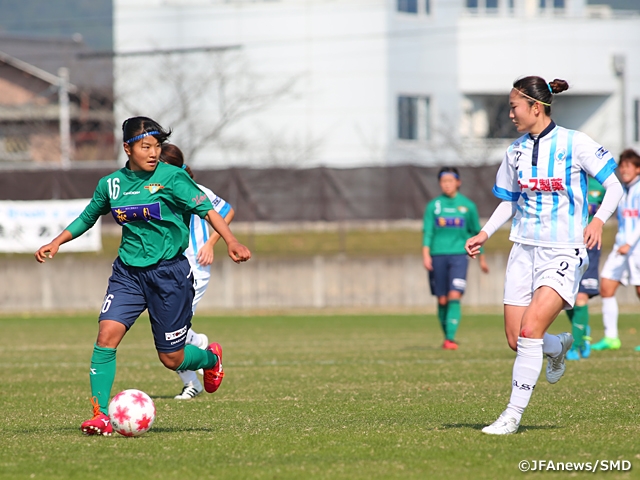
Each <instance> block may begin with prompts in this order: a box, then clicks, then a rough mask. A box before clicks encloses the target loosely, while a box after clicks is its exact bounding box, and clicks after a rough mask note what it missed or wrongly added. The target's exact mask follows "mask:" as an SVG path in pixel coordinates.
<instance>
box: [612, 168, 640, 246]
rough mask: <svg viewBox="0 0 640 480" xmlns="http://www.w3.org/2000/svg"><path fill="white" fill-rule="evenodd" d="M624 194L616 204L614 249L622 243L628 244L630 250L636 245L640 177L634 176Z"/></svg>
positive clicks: (639, 225)
mask: <svg viewBox="0 0 640 480" xmlns="http://www.w3.org/2000/svg"><path fill="white" fill-rule="evenodd" d="M624 190H625V191H624V195H623V196H622V199H621V200H620V203H619V204H618V233H617V234H616V242H615V246H614V250H617V249H618V248H620V247H621V246H623V245H626V244H628V245H630V246H631V248H632V251H633V250H635V247H636V246H637V244H638V242H637V235H638V230H637V229H638V228H640V221H639V220H638V210H640V178H639V177H636V178H635V179H634V180H633V181H632V182H631V183H629V185H627V186H626V187H625V189H624Z"/></svg>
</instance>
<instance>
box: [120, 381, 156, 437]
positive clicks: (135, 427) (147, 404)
mask: <svg viewBox="0 0 640 480" xmlns="http://www.w3.org/2000/svg"><path fill="white" fill-rule="evenodd" d="M109 419H110V420H111V425H112V426H113V429H114V430H115V431H116V432H118V433H119V434H120V435H124V436H125V437H137V436H138V435H142V434H143V433H145V432H146V431H147V430H149V429H150V428H151V425H153V421H154V420H155V419H156V406H155V405H154V404H153V400H151V397H149V395H147V394H146V393H144V392H141V391H140V390H135V389H130V390H123V391H122V392H120V393H119V394H117V395H116V396H115V397H113V398H112V399H111V403H109Z"/></svg>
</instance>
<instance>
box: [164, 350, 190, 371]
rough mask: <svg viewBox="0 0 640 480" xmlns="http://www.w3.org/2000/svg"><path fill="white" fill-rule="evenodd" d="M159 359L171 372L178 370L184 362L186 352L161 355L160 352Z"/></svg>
mask: <svg viewBox="0 0 640 480" xmlns="http://www.w3.org/2000/svg"><path fill="white" fill-rule="evenodd" d="M158 358H159V359H160V361H161V362H162V364H163V365H164V366H165V367H167V368H168V369H169V370H177V369H178V367H179V366H180V365H182V362H183V361H184V352H182V351H181V352H172V353H160V352H158Z"/></svg>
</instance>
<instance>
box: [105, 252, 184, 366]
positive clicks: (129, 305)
mask: <svg viewBox="0 0 640 480" xmlns="http://www.w3.org/2000/svg"><path fill="white" fill-rule="evenodd" d="M194 295H195V291H194V289H193V274H192V273H191V266H190V265H189V261H188V260H187V257H185V256H184V255H179V256H177V257H176V258H173V259H171V260H163V261H161V262H159V263H157V264H156V265H152V266H150V267H145V268H139V267H129V266H127V265H125V264H124V263H122V261H121V260H120V258H119V257H118V258H116V260H115V261H114V262H113V270H112V273H111V277H110V278H109V286H108V287H107V294H106V295H105V297H104V303H103V304H102V309H101V311H100V317H99V318H98V320H99V321H102V320H115V321H116V322H120V323H122V324H123V325H124V326H126V327H127V330H129V329H130V328H131V326H132V325H133V324H134V323H135V321H136V320H137V319H138V317H139V316H140V315H141V314H142V312H144V311H145V310H146V309H148V310H149V319H150V321H151V331H152V332H153V339H154V341H155V344H156V350H157V351H158V352H162V353H171V352H177V351H178V350H181V349H183V348H184V345H185V342H186V340H187V331H188V330H189V329H190V328H191V317H192V316H193V310H192V308H191V303H192V302H193V297H194Z"/></svg>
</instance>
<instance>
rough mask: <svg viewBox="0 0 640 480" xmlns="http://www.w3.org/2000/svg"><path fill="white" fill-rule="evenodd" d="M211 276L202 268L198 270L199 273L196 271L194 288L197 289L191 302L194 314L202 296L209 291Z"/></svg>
mask: <svg viewBox="0 0 640 480" xmlns="http://www.w3.org/2000/svg"><path fill="white" fill-rule="evenodd" d="M207 273H208V272H207ZM210 278H211V275H210V274H205V273H204V272H202V271H200V270H198V274H196V273H195V272H194V279H193V288H194V290H195V291H196V294H195V296H194V297H193V303H192V304H191V310H192V311H193V314H194V315H195V313H196V308H197V307H198V303H200V300H202V297H204V292H206V291H207V287H208V286H209V279H210Z"/></svg>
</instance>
